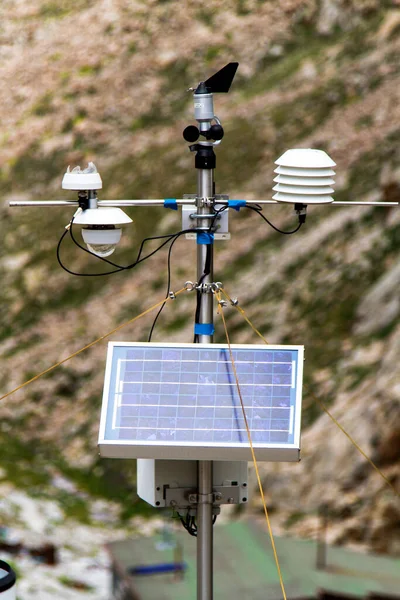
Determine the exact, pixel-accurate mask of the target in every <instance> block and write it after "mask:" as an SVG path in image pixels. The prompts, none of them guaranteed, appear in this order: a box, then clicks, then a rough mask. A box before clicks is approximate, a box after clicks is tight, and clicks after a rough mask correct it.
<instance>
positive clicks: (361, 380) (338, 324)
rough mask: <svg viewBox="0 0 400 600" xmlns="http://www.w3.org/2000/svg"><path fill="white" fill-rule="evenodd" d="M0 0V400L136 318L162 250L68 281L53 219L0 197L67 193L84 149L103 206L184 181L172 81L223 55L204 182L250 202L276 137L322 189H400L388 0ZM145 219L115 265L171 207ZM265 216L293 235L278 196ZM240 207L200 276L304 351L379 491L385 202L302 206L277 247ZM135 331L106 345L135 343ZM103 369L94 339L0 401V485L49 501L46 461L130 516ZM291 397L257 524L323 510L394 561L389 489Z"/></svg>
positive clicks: (389, 413)
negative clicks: (100, 274)
mask: <svg viewBox="0 0 400 600" xmlns="http://www.w3.org/2000/svg"><path fill="white" fill-rule="evenodd" d="M0 10H1V13H2V14H1V29H0V41H1V44H0V76H1V81H2V86H1V88H0V123H1V125H0V165H1V177H0V188H1V192H2V196H3V199H4V202H3V203H2V205H1V208H0V210H1V217H2V219H1V236H0V244H1V251H0V275H1V281H2V286H1V289H0V317H1V322H2V324H3V327H2V332H1V338H0V355H1V359H2V364H3V365H4V367H3V369H2V373H1V374H0V394H1V393H5V392H6V391H8V390H10V389H12V388H13V387H15V386H16V385H17V384H18V383H20V382H22V381H24V380H26V379H29V378H30V377H31V376H32V375H34V374H35V373H36V372H38V371H40V370H42V369H45V368H47V367H48V366H49V365H50V364H52V363H53V362H55V361H56V360H60V359H62V358H63V357H65V356H66V355H68V354H69V353H71V352H73V351H74V350H76V349H77V348H79V347H80V346H83V345H84V344H85V343H87V342H88V341H91V340H92V339H95V338H96V337H98V336H100V335H102V334H103V333H104V332H105V331H107V330H109V329H111V328H112V327H113V326H115V325H116V324H119V323H121V322H122V321H124V320H126V319H128V318H131V317H132V316H134V315H135V314H138V313H139V312H141V310H143V309H145V308H147V307H148V306H149V305H150V304H152V303H153V302H156V301H157V300H159V299H160V298H162V297H163V294H164V293H165V286H166V256H165V254H164V255H160V254H159V255H157V256H156V257H155V258H154V259H151V260H152V263H151V265H150V263H146V267H145V268H141V269H139V268H138V269H137V270H136V271H132V272H130V273H129V274H128V275H127V274H120V275H116V276H113V277H115V278H114V279H112V280H111V279H108V278H87V279H85V278H74V277H72V276H69V275H67V274H66V273H64V272H63V271H62V270H61V269H60V268H59V267H58V264H57V262H56V258H55V247H56V245H57V242H58V240H59V238H60V236H61V234H62V232H63V227H64V226H65V224H66V223H67V222H68V221H69V220H70V218H71V216H72V215H71V214H69V213H68V211H65V210H62V209H60V210H59V209H54V210H53V211H51V210H48V211H46V210H44V209H38V210H37V211H36V210H33V209H30V210H28V209H12V210H11V209H9V208H8V207H7V200H8V199H9V198H10V197H16V196H18V197H19V198H55V197H60V198H61V197H66V196H61V190H60V184H61V179H62V175H63V173H64V171H65V170H66V168H67V166H68V165H69V164H71V165H75V164H81V166H84V165H86V164H87V162H88V161H89V160H94V161H95V163H96V165H97V166H98V168H99V171H100V173H101V176H102V179H103V182H104V189H103V192H102V194H101V197H102V198H116V197H119V198H129V197H136V198H146V197H155V198H160V197H169V196H171V197H172V196H173V197H180V195H181V194H183V193H192V192H194V191H195V186H196V174H195V172H194V169H193V157H192V155H190V153H189V152H188V150H187V148H186V144H185V143H184V142H183V140H182V138H181V132H182V130H183V128H184V127H185V126H186V125H188V124H190V123H192V122H193V116H192V103H191V97H190V94H189V95H188V94H187V93H186V91H185V90H187V88H188V87H190V86H192V85H195V84H197V83H198V81H200V80H201V79H204V77H206V76H209V75H210V74H212V73H213V72H214V71H216V70H217V69H219V68H220V67H221V66H223V65H224V64H225V63H227V62H229V61H231V60H238V61H239V62H240V67H239V71H238V75H237V78H236V80H235V82H234V85H233V87H232V91H231V92H230V94H228V95H227V96H224V95H221V96H219V97H217V98H216V99H215V107H216V113H217V115H218V116H219V117H220V118H221V119H222V122H223V125H224V127H225V131H226V137H225V138H224V140H223V142H222V144H221V146H220V147H219V148H218V151H217V171H216V181H217V192H219V193H229V194H230V195H231V197H244V198H251V197H252V198H270V197H271V188H272V179H273V169H274V167H273V162H274V160H275V159H276V158H277V157H278V156H279V155H280V154H282V152H283V151H284V150H286V149H288V148H290V147H316V148H321V149H324V150H326V151H327V152H328V153H329V154H330V155H331V156H332V157H333V159H334V160H335V162H336V163H337V169H336V171H337V177H336V179H337V181H338V186H337V188H338V192H337V194H336V198H337V199H340V200H374V201H376V200H385V201H393V202H398V201H399V200H400V195H399V194H400V192H399V189H400V188H399V182H400V179H399V170H400V150H399V148H400V143H399V142H400V126H399V123H400V101H399V100H400V86H399V76H400V75H399V73H400V67H399V65H400V60H399V59H400V4H399V2H398V0H393V1H392V2H390V1H387V2H385V3H382V2H379V1H378V0H376V1H375V0H362V1H361V0H357V1H355V0H354V1H353V2H349V1H345V0H337V1H336V0H321V1H320V2H317V1H316V0H315V1H314V0H302V1H301V0H287V1H284V2H283V1H282V2H279V3H277V2H275V3H272V2H264V3H259V2H256V1H253V0H240V1H234V0H224V1H222V2H221V1H218V2H217V1H216V0H215V1H211V2H209V3H207V4H206V5H199V4H198V3H195V2H187V3H185V5H184V6H183V4H182V3H171V2H161V1H160V2H157V1H155V0H154V1H151V2H146V3H141V2H127V1H123V0H114V1H110V0H79V1H76V2H74V3H72V2H68V1H67V0H65V1H63V2H49V1H45V0H29V1H24V2H15V1H11V0H6V1H3V2H2V6H1V8H0ZM68 197H71V198H72V197H73V195H71V196H68ZM164 212H166V211H161V212H159V211H155V212H154V213H153V212H151V211H150V209H146V210H132V211H131V212H130V215H131V217H132V219H133V220H134V226H133V227H132V229H131V232H130V234H127V235H125V234H124V237H123V241H122V242H121V247H120V248H119V249H117V251H116V254H115V258H116V259H117V258H118V260H120V261H121V262H123V263H125V264H126V263H128V262H132V256H136V253H137V248H138V245H139V242H140V240H141V239H142V238H143V236H144V235H157V234H159V235H161V234H164V233H167V232H169V231H178V230H179V228H180V222H179V217H177V216H176V215H175V214H174V215H172V214H164ZM171 212H172V211H171ZM265 212H266V213H267V212H268V215H267V216H268V217H269V218H270V219H271V220H272V221H273V222H274V223H276V224H277V225H279V226H281V227H283V228H285V227H286V228H291V226H292V225H293V216H292V213H291V210H290V209H289V208H288V207H278V208H270V209H268V211H265ZM242 213H243V211H242V212H241V213H240V215H234V216H231V218H230V220H231V231H232V235H233V240H234V241H233V242H230V243H229V242H223V243H222V242H221V243H220V245H218V247H217V252H216V269H215V272H216V274H217V276H218V279H221V280H222V281H223V282H224V284H225V286H226V288H227V289H228V291H229V292H230V293H231V294H232V295H238V296H239V299H240V302H241V304H242V305H243V306H244V307H245V308H246V310H247V311H248V313H249V316H250V318H251V319H252V320H254V322H255V324H256V326H257V327H258V328H260V329H261V330H262V332H263V333H264V334H265V335H266V337H267V339H268V340H269V341H271V342H280V343H296V344H304V345H305V347H306V363H305V379H306V382H307V386H308V389H309V390H310V391H311V392H312V394H314V395H316V396H318V397H320V398H321V400H323V401H324V402H326V404H328V405H329V406H330V409H331V410H332V413H333V414H334V415H335V416H336V417H337V418H338V420H339V421H340V422H341V424H342V425H343V426H344V427H345V428H346V429H347V430H348V431H349V433H350V434H351V435H352V436H353V437H354V438H355V439H356V440H357V442H358V443H359V444H360V446H361V447H362V448H363V449H364V450H365V452H366V453H367V454H369V455H370V456H371V457H372V458H373V460H374V461H375V462H376V464H377V465H379V467H380V468H382V469H383V470H384V471H385V474H386V476H387V477H388V479H389V480H390V482H391V483H392V485H393V486H394V487H395V488H396V489H397V490H398V489H399V481H400V470H399V469H400V465H399V431H398V422H399V399H400V371H399V369H398V367H397V365H398V363H399V353H400V348H399V342H398V339H399V336H398V333H399V329H400V325H399V310H400V308H399V301H398V293H397V289H398V283H399V277H400V274H399V259H398V251H399V246H400V233H399V231H400V230H399V222H400V217H399V213H398V210H397V208H394V209H373V208H347V207H344V208H338V207H330V208H329V207H325V208H318V207H314V208H313V209H310V210H309V215H308V218H307V223H306V226H305V227H304V228H302V230H301V232H300V233H299V234H297V235H296V236H293V237H291V236H288V238H289V239H286V236H285V239H282V238H283V237H284V236H282V237H279V236H278V235H277V234H275V233H274V232H273V231H272V230H270V229H267V226H266V225H265V223H264V222H262V221H261V220H260V219H257V217H256V216H255V215H254V216H253V215H242ZM246 217H247V218H246ZM63 253H64V254H63V256H64V260H65V262H66V263H67V264H68V266H70V267H72V268H73V269H74V270H77V271H82V272H87V273H89V272H93V270H96V269H97V270H99V271H100V270H101V266H98V265H97V264H94V263H93V262H91V260H92V259H91V258H88V257H87V256H86V255H85V254H84V253H80V252H79V251H78V250H77V249H75V248H73V247H72V246H71V245H69V244H65V246H64V247H63ZM187 279H192V280H194V279H195V248H194V246H193V245H191V243H190V242H186V241H184V240H182V241H179V242H177V244H176V246H175V249H174V254H173V269H172V282H173V286H174V287H177V288H180V287H181V285H182V283H183V282H184V281H186V280H187ZM177 302H178V300H177ZM193 314H194V300H193V298H192V297H189V296H187V297H184V298H182V297H180V298H179V308H178V304H177V303H174V305H173V306H171V307H168V310H167V311H165V313H164V314H163V317H162V319H161V320H160V321H159V323H158V324H157V328H156V334H155V336H156V337H155V339H158V340H160V341H165V340H168V341H184V342H186V341H190V340H191V336H192V318H193ZM226 316H227V319H228V325H229V327H230V329H231V331H232V341H234V342H237V343H238V342H244V343H253V342H257V340H255V338H254V336H253V332H252V330H251V329H250V328H249V327H248V326H247V325H246V324H245V323H244V322H242V321H241V318H240V315H238V314H237V313H236V312H235V311H234V310H232V311H228V310H227V311H226ZM216 320H217V335H216V341H221V342H222V341H224V338H223V331H222V328H221V326H220V324H219V322H218V318H217V319H216ZM151 322H152V317H151V316H149V317H146V318H145V319H143V321H139V322H138V323H137V324H136V325H135V327H134V328H129V329H127V330H126V332H125V331H122V332H121V334H118V335H119V338H120V339H127V340H138V341H141V340H146V339H147V334H148V330H149V328H150V325H151ZM104 359H105V346H104V345H102V346H96V347H94V348H93V349H92V350H90V351H88V352H86V353H85V354H83V355H81V356H80V358H77V359H74V360H73V361H71V362H70V363H67V364H66V365H65V366H64V367H62V368H60V369H59V370H58V371H56V372H54V374H53V375H52V376H51V377H48V378H46V379H41V380H39V381H37V382H36V383H34V384H32V385H31V386H29V387H27V388H26V389H25V390H24V391H23V392H20V393H18V394H16V395H15V396H13V397H10V398H8V399H7V400H6V401H4V402H3V403H2V405H1V406H0V415H1V426H0V451H1V455H2V457H4V459H3V463H2V468H3V470H4V473H3V474H2V477H3V479H4V480H7V481H10V482H11V483H12V484H14V485H16V486H20V487H26V488H27V489H28V490H31V489H32V487H35V490H36V491H37V493H40V494H43V495H46V496H48V495H49V494H50V496H52V494H53V492H51V493H50V492H49V489H51V481H52V479H53V471H52V470H54V469H55V468H56V469H57V471H60V472H64V473H68V477H69V478H72V479H74V478H75V479H76V480H77V481H78V482H79V486H84V489H85V493H87V494H89V496H85V498H84V502H87V503H89V502H90V494H92V493H100V494H103V495H105V496H106V497H107V498H109V499H111V500H117V501H118V502H120V503H121V506H122V507H125V508H126V506H127V505H129V510H131V507H132V500H131V498H132V495H133V493H134V491H133V490H134V485H133V478H132V472H133V470H134V466H133V465H127V464H123V463H122V462H119V461H114V462H112V461H111V463H110V461H109V462H108V463H107V464H105V463H104V461H101V460H99V459H98V457H97V449H96V440H97V428H98V420H99V407H100V398H101V389H102V382H103V367H104ZM312 394H311V393H310V392H305V394H304V430H303V431H304V435H303V460H302V462H301V463H300V465H296V466H293V465H272V466H271V465H265V466H264V467H263V468H264V471H265V474H266V475H265V477H266V485H267V489H268V494H269V496H270V500H271V503H273V507H274V508H275V515H276V516H275V519H276V523H277V524H279V525H280V527H281V528H282V529H283V530H289V531H291V532H293V533H297V534H300V535H306V536H313V535H314V534H315V532H316V527H317V520H316V516H315V515H316V511H317V510H318V507H319V505H320V503H321V502H325V503H327V504H328V505H329V514H330V534H329V535H330V539H331V540H332V541H336V542H340V543H351V544H357V545H358V546H363V547H367V548H371V549H374V550H377V551H386V552H398V551H399V545H398V544H399V542H398V539H399V529H398V527H399V525H398V523H399V514H398V508H397V506H398V502H397V498H396V497H395V496H394V495H393V494H392V492H391V491H390V489H389V488H386V487H385V482H384V481H383V480H382V479H381V478H380V477H379V475H378V474H377V473H376V472H374V471H373V469H372V468H371V467H370V466H369V465H368V464H367V463H365V461H364V459H363V458H362V457H361V456H360V455H359V454H358V452H357V451H356V450H355V449H354V448H353V447H352V446H351V445H350V443H349V441H348V440H347V439H346V438H345V437H344V436H343V434H342V433H341V432H340V431H339V430H338V429H337V428H335V426H334V424H332V423H331V421H330V420H329V419H328V417H327V416H324V415H323V414H321V411H320V409H319V408H318V405H317V404H316V402H315V400H314V399H313V396H312ZM99 489H100V490H101V492H99ZM64 492H65V493H67V492H66V491H65V490H64ZM68 493H70V494H71V496H73V494H75V492H74V491H70V492H68ZM54 494H55V498H56V499H57V500H59V496H58V495H57V494H58V493H56V492H54ZM396 503H397V504H396ZM123 511H124V508H123V509H122V512H123Z"/></svg>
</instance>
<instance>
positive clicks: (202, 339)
mask: <svg viewBox="0 0 400 600" xmlns="http://www.w3.org/2000/svg"><path fill="white" fill-rule="evenodd" d="M213 195H214V171H213V169H198V171H197V214H199V215H203V214H204V215H209V214H213V210H212V208H211V207H210V206H207V203H206V202H205V199H206V198H212V197H213ZM197 226H198V227H199V228H204V229H208V228H209V226H210V218H204V219H201V218H198V220H197ZM207 254H208V261H207V262H208V267H209V271H210V272H209V273H208V275H206V276H203V274H204V270H205V267H206V260H207ZM213 258H214V257H213V244H198V245H197V281H200V279H202V282H203V283H205V284H207V283H212V281H213ZM200 293H201V305H200V315H199V323H201V324H203V323H204V324H210V325H211V324H212V323H213V296H212V293H211V291H208V292H200ZM212 339H213V338H212V334H210V335H205V334H199V336H198V341H199V343H201V344H206V343H210V342H212ZM197 493H198V504H197V600H212V598H213V524H212V519H213V514H212V513H213V473H212V461H209V460H200V461H198V488H197Z"/></svg>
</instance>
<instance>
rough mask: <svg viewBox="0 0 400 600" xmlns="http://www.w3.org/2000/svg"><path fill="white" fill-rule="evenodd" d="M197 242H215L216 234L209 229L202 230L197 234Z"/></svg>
mask: <svg viewBox="0 0 400 600" xmlns="http://www.w3.org/2000/svg"><path fill="white" fill-rule="evenodd" d="M197 243H198V244H205V245H207V244H213V243H214V234H213V233H209V232H208V231H200V233H198V234H197Z"/></svg>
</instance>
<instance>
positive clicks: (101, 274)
mask: <svg viewBox="0 0 400 600" xmlns="http://www.w3.org/2000/svg"><path fill="white" fill-rule="evenodd" d="M67 233H68V230H67V229H66V230H65V231H64V233H63V234H62V236H61V238H60V239H59V242H58V244H57V261H58V264H59V265H60V267H61V268H62V269H63V270H64V271H66V272H67V273H69V274H70V275H76V276H77V277H102V276H103V275H112V274H113V273H119V272H120V271H122V269H117V270H115V271H108V272H106V273H76V271H71V270H70V269H68V267H66V266H65V265H64V264H63V262H62V260H61V244H62V242H63V240H64V238H65V236H66V235H67Z"/></svg>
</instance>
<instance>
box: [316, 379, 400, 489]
mask: <svg viewBox="0 0 400 600" xmlns="http://www.w3.org/2000/svg"><path fill="white" fill-rule="evenodd" d="M306 390H307V392H308V393H309V394H310V396H311V398H313V399H314V400H315V401H316V402H317V403H318V404H319V405H320V407H321V408H322V410H324V411H325V412H326V414H327V415H328V417H330V418H331V419H332V421H333V422H334V423H335V425H337V426H338V427H339V429H340V431H342V432H343V433H344V435H345V436H346V437H347V439H348V440H350V442H351V443H352V444H353V445H354V446H355V447H356V448H357V450H358V451H359V453H360V454H361V455H362V456H363V457H364V458H365V460H367V461H368V462H369V464H370V465H371V467H373V468H374V469H375V471H376V472H377V473H379V475H380V476H381V477H382V478H383V479H384V481H385V482H386V484H387V485H388V486H389V487H390V488H391V490H392V491H393V492H394V493H395V494H396V496H398V497H399V498H400V493H399V492H398V491H397V490H396V489H395V487H394V486H393V485H392V484H391V483H390V481H389V479H388V478H387V477H386V475H384V474H383V473H382V471H381V470H380V468H379V467H377V466H376V464H375V463H374V462H373V460H372V459H371V458H369V456H367V455H366V454H365V452H364V450H363V449H362V448H360V446H359V445H358V444H357V442H356V441H355V440H354V439H353V438H352V437H351V435H350V434H349V433H347V431H346V430H345V429H344V428H343V427H342V425H341V424H340V423H339V422H338V421H337V420H336V419H335V417H334V416H333V415H332V414H331V413H330V412H329V410H328V409H327V408H326V406H325V404H324V403H323V402H322V401H321V400H320V399H319V398H317V397H316V396H314V394H313V393H312V392H311V390H310V389H309V388H308V387H306Z"/></svg>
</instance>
